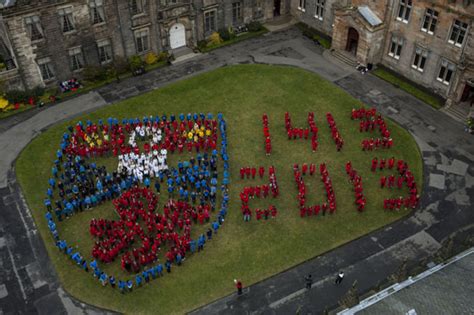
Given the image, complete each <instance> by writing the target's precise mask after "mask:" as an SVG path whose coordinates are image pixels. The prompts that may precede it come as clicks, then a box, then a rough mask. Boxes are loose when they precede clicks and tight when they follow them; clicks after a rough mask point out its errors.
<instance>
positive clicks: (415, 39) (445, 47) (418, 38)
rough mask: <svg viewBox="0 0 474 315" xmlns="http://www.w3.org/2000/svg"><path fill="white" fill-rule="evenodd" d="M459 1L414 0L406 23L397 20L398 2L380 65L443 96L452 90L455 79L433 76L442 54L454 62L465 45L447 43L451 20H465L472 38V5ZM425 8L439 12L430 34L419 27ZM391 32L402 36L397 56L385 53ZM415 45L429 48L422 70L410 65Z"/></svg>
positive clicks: (459, 56)
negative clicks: (448, 79)
mask: <svg viewBox="0 0 474 315" xmlns="http://www.w3.org/2000/svg"><path fill="white" fill-rule="evenodd" d="M461 3H462V1H457V2H453V3H448V1H447V0H444V1H437V2H436V4H434V2H432V1H416V2H414V6H413V8H412V12H411V15H410V18H409V20H408V23H404V22H401V21H398V20H397V14H398V6H394V9H393V10H392V14H391V16H390V21H389V22H390V23H389V29H388V32H387V36H386V41H385V49H384V54H383V59H382V63H383V65H385V66H387V67H388V68H390V69H392V70H394V71H396V72H399V73H401V74H402V75H403V76H405V77H407V78H409V79H410V80H412V81H414V82H417V83H419V84H421V85H423V86H425V87H427V88H429V89H431V90H433V91H434V92H435V93H437V94H439V95H441V96H443V97H445V98H447V97H448V96H449V95H450V93H451V92H452V90H455V89H456V83H457V82H456V81H457V80H456V78H453V80H452V81H451V84H450V85H449V86H447V85H445V84H443V83H441V82H439V81H438V80H437V79H436V78H437V76H438V73H439V69H440V63H441V60H442V58H444V59H446V60H449V61H450V62H451V63H453V64H455V65H456V66H458V65H459V62H460V59H461V55H462V54H463V51H464V47H465V46H466V41H465V43H464V45H463V47H457V46H455V45H453V44H450V43H448V38H449V35H450V32H451V28H452V24H453V20H454V19H459V20H461V21H464V22H467V23H468V24H469V29H468V30H469V33H470V34H469V37H470V38H472V35H473V24H472V21H473V20H472V19H473V15H472V13H474V12H473V10H472V8H474V5H471V6H470V7H464V6H463V5H462V4H461ZM427 8H431V9H434V10H436V11H438V12H439V16H438V22H437V26H436V29H435V31H434V34H433V35H430V34H428V33H426V32H423V31H421V27H422V23H423V19H424V15H425V11H426V9H427ZM393 35H395V36H399V37H402V38H404V44H403V48H402V52H401V55H400V59H399V60H396V59H394V58H391V57H390V56H388V51H389V49H390V44H391V38H392V36H393ZM416 47H420V48H423V49H426V50H427V51H429V53H428V58H427V61H426V65H425V67H424V71H423V72H420V71H418V70H416V69H413V68H412V64H413V60H414V56H415V49H416ZM459 73H460V71H456V73H455V76H457V75H458V74H459Z"/></svg>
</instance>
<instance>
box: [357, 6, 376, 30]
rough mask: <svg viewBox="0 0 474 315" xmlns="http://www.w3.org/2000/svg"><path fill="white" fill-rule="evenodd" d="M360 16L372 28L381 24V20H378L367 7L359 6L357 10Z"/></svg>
mask: <svg viewBox="0 0 474 315" xmlns="http://www.w3.org/2000/svg"><path fill="white" fill-rule="evenodd" d="M357 11H359V13H360V15H362V17H363V18H364V19H365V20H366V21H367V22H368V23H369V24H370V25H372V26H378V25H380V24H382V20H381V19H379V17H378V16H377V15H375V13H374V11H372V10H371V9H370V8H369V7H368V6H360V7H358V8H357Z"/></svg>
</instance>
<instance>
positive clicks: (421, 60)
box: [411, 47, 428, 72]
mask: <svg viewBox="0 0 474 315" xmlns="http://www.w3.org/2000/svg"><path fill="white" fill-rule="evenodd" d="M426 58H428V51H427V50H425V49H423V48H420V47H416V48H415V58H414V59H413V64H412V65H411V67H412V68H413V69H416V70H418V71H420V72H423V70H424V69H425V64H426Z"/></svg>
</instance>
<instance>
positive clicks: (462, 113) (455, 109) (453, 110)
mask: <svg viewBox="0 0 474 315" xmlns="http://www.w3.org/2000/svg"><path fill="white" fill-rule="evenodd" d="M441 111H442V112H444V113H445V114H447V115H449V116H450V117H452V118H453V119H455V120H457V121H459V122H461V123H465V122H466V119H467V116H468V114H469V112H468V111H466V109H465V108H464V106H461V105H453V106H450V107H448V108H443V109H442V110H441Z"/></svg>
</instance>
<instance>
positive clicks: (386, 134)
mask: <svg viewBox="0 0 474 315" xmlns="http://www.w3.org/2000/svg"><path fill="white" fill-rule="evenodd" d="M351 119H352V120H360V123H359V131H360V132H369V131H370V132H374V131H375V130H378V131H379V132H380V134H381V136H382V137H381V138H375V139H374V138H370V139H364V140H362V150H364V151H372V150H376V149H380V148H386V149H389V148H391V147H392V146H393V139H392V138H391V137H390V130H388V128H387V125H386V123H385V120H384V119H383V117H382V115H380V114H378V113H377V110H376V109H375V108H371V109H365V108H359V109H355V108H353V109H352V112H351Z"/></svg>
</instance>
